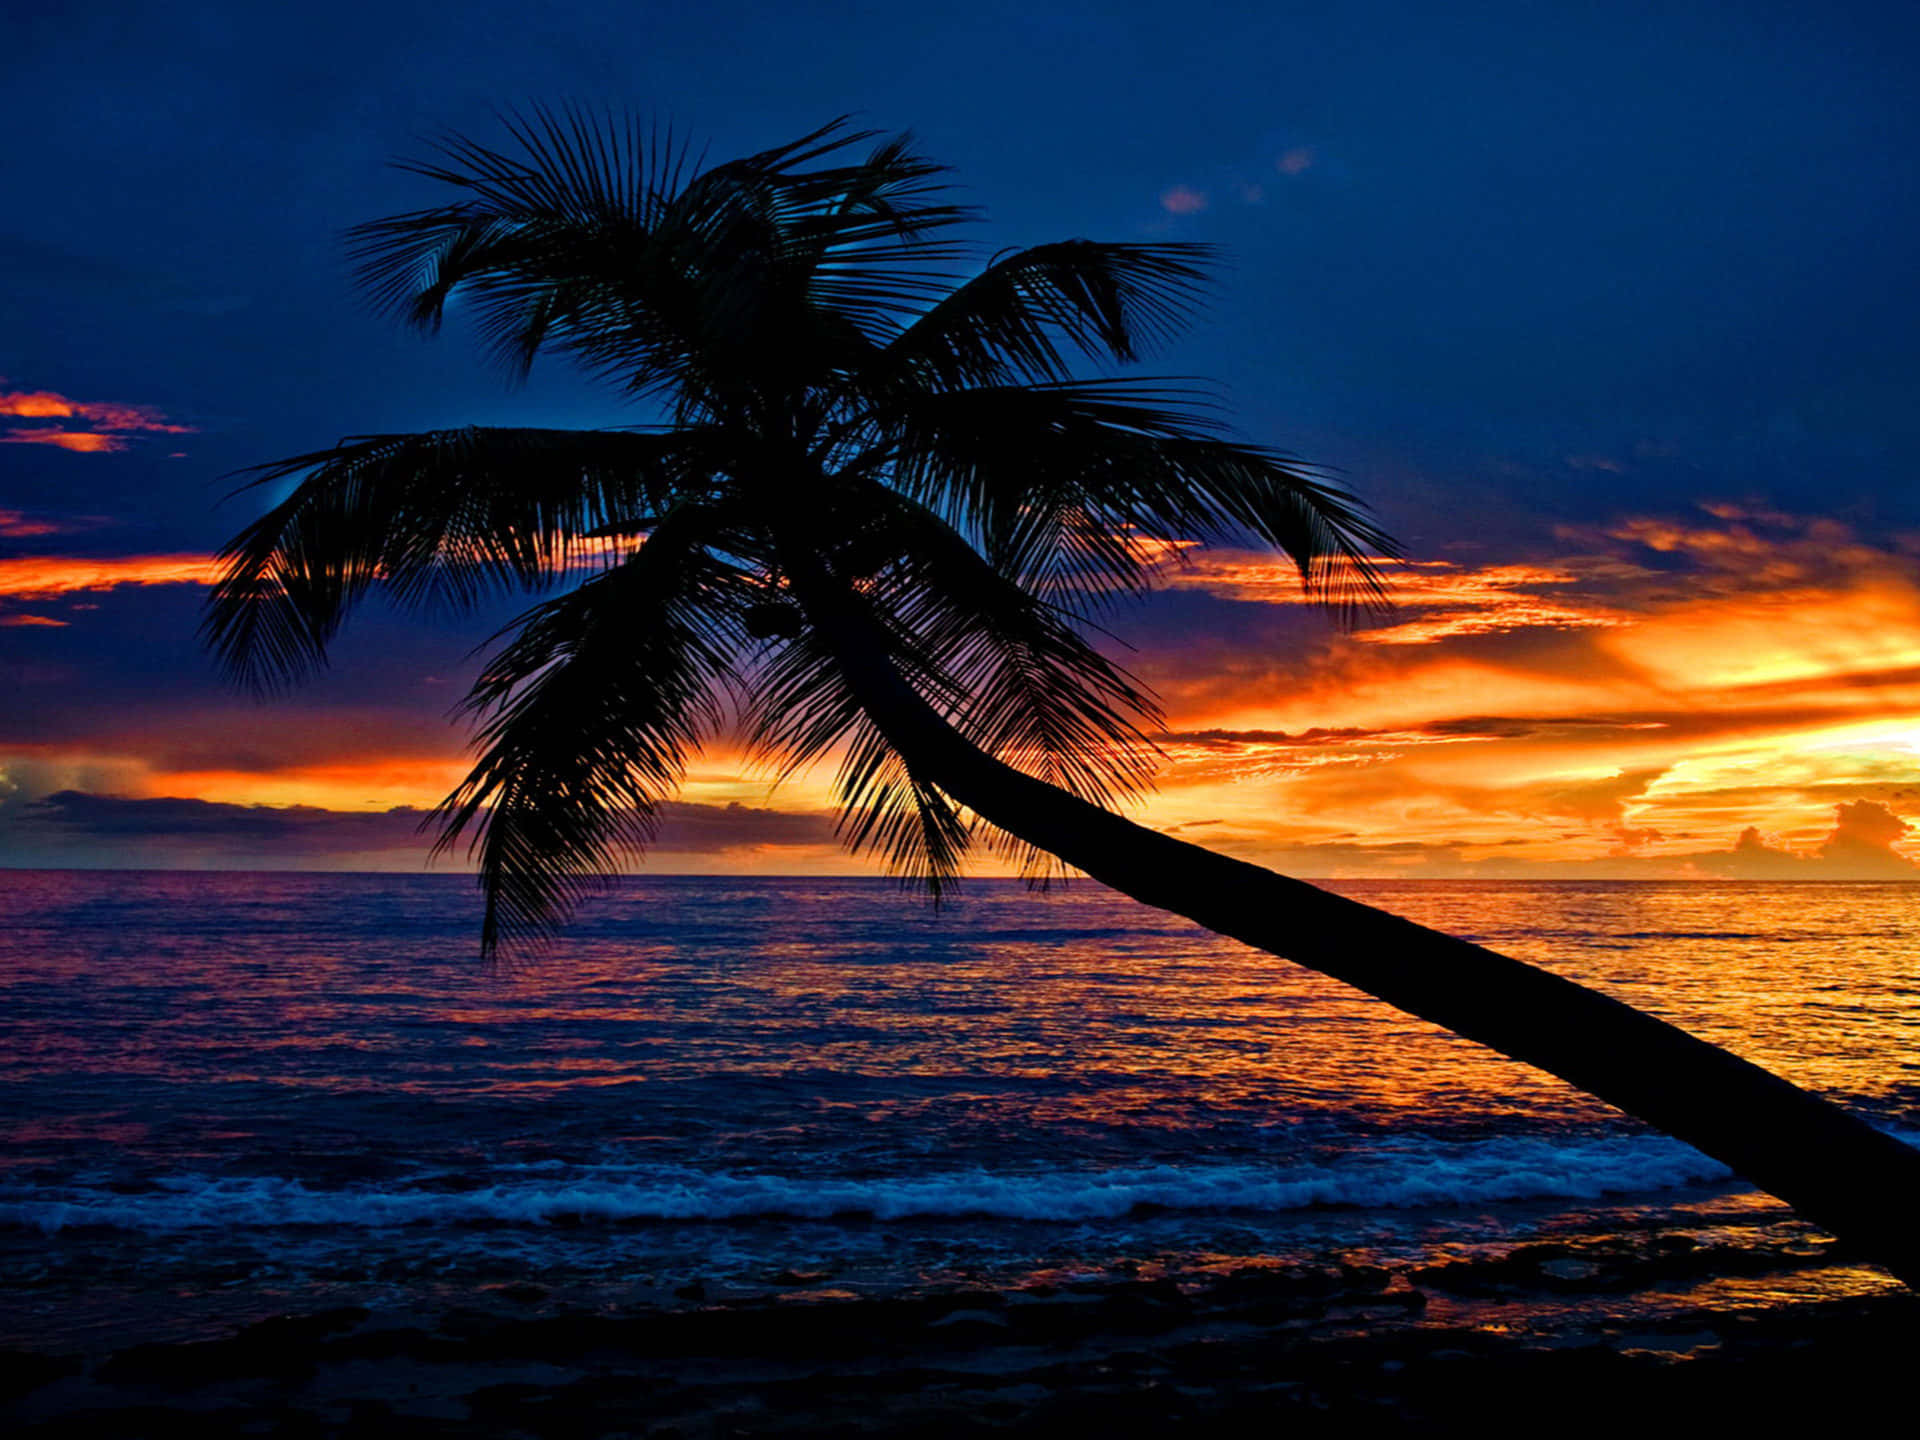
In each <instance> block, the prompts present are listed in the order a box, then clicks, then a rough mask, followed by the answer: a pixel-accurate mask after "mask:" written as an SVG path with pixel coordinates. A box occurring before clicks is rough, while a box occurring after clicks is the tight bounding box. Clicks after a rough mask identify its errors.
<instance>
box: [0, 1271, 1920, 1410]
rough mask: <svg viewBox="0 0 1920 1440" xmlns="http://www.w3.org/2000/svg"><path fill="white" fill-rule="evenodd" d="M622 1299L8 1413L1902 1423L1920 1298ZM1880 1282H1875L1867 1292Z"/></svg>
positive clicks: (1680, 1289)
mask: <svg viewBox="0 0 1920 1440" xmlns="http://www.w3.org/2000/svg"><path fill="white" fill-rule="evenodd" d="M825 1278H827V1277H799V1276H795V1277H789V1282H790V1284H789V1287H787V1288H785V1289H784V1290H782V1291H781V1292H779V1293H773V1294H768V1295H763V1296H758V1297H752V1298H742V1299H738V1300H733V1301H728V1302H722V1303H705V1302H704V1301H701V1300H693V1299H689V1300H687V1301H684V1302H682V1303H680V1304H676V1305H667V1306H655V1307H634V1308H631V1309H628V1310H625V1311H622V1312H606V1311H602V1312H598V1313H595V1312H590V1311H585V1310H570V1309H568V1308H566V1307H564V1306H562V1307H559V1308H551V1307H549V1306H548V1304H547V1302H548V1300H549V1299H550V1297H549V1296H548V1295H547V1294H545V1293H544V1292H542V1291H541V1290H540V1288H539V1287H537V1286H532V1285H519V1286H503V1287H493V1288H490V1289H486V1290H481V1291H477V1292H475V1294H474V1295H473V1296H472V1297H471V1300H472V1303H470V1304H467V1305H463V1306H458V1307H453V1308H449V1309H447V1310H444V1311H441V1312H439V1313H437V1314H433V1315H418V1314H407V1313H403V1312H389V1313H384V1314H383V1313H377V1312H372V1311H369V1310H367V1309H365V1308H363V1307H354V1306H343V1307H337V1308H334V1309H330V1310H323V1311H318V1312H315V1313H312V1314H307V1315H300V1316H285V1317H276V1318H270V1319H267V1320H263V1321H260V1322H257V1323H255V1324H253V1325H250V1326H247V1327H244V1328H241V1329H238V1330H235V1331H233V1332H232V1333H230V1334H229V1335H227V1336H226V1337H223V1338H220V1339H212V1340H202V1341H189V1342H179V1343H171V1344H167V1343H159V1344H148V1345H142V1346H134V1347H129V1348H126V1349H122V1350H118V1351H113V1352H109V1353H107V1354H104V1355H96V1356H92V1357H81V1356H48V1355H43V1354H37V1353H34V1352H22V1351H15V1352H10V1353H8V1354H7V1355H6V1356H5V1357H4V1358H3V1359H0V1395H3V1396H4V1399H5V1402H6V1404H7V1406H8V1409H9V1410H10V1412H11V1414H10V1417H9V1429H10V1433H15V1434H20V1435H23V1436H28V1435H33V1436H42V1435H44V1436H49V1437H51V1436H55V1435H69V1434H76V1433H81V1432H82V1429H83V1428H84V1432H85V1433H89V1434H102V1435H125V1436H135V1435H146V1434H162V1433H167V1432H168V1431H169V1429H170V1427H172V1426H176V1425H178V1424H180V1423H182V1422H183V1421H186V1420H190V1422H191V1423H192V1425H193V1426H194V1429H195V1432H196V1433H198V1434H202V1435H210V1436H225V1435H234V1436H239V1435H263V1434H264V1435H316V1436H332V1435H339V1436H347V1435H355V1436H365V1435H368V1434H373V1435H383V1434H394V1435H398V1434H402V1433H405V1434H410V1435H447V1436H517V1435H532V1436H542V1437H544V1436H588V1435H594V1436H598V1435H648V1436H654V1435H657V1436H668V1435H688V1436H695V1435H698V1436H708V1435H714V1436H718V1435H763V1434H764V1435H779V1434H847V1435H907V1434H954V1435H966V1434H1046V1433H1056V1432H1059V1431H1074V1430H1081V1429H1086V1428H1089V1427H1092V1428H1095V1429H1098V1430H1099V1431H1101V1432H1104V1433H1108V1434H1121V1435H1132V1434H1139V1435H1148V1434H1185V1433H1191V1434H1239V1433H1248V1434H1251V1433H1254V1432H1255V1431H1269V1430H1270V1428H1271V1427H1272V1426H1274V1425H1275V1424H1281V1423H1284V1424H1286V1425H1289V1426H1291V1427H1292V1428H1293V1429H1295V1430H1298V1431H1303V1432H1305V1433H1309V1434H1315V1433H1330V1434H1331V1433H1352V1431H1353V1430H1354V1429H1355V1428H1356V1427H1361V1428H1363V1429H1366V1430H1377V1431H1380V1432H1387V1433H1391V1432H1395V1431H1405V1432H1406V1433H1413V1432H1415V1431H1424V1432H1428V1433H1431V1432H1432V1431H1433V1430H1435V1429H1442V1430H1454V1429H1459V1430H1468V1429H1471V1430H1475V1431H1479V1432H1483V1433H1484V1432H1485V1431H1487V1430H1488V1429H1492V1430H1494V1431H1495V1432H1496V1433H1498V1432H1500V1431H1504V1430H1508V1429H1512V1430H1514V1431H1518V1430H1520V1429H1523V1428H1524V1429H1529V1430H1531V1429H1535V1428H1538V1427H1540V1426H1542V1425H1544V1424H1548V1423H1551V1424H1554V1425H1556V1426H1560V1425H1565V1424H1568V1423H1571V1422H1573V1421H1574V1420H1575V1419H1576V1418H1577V1420H1578V1423H1580V1424H1582V1425H1586V1424H1593V1423H1599V1422H1605V1423H1619V1424H1626V1423H1632V1422H1636V1421H1638V1422H1654V1423H1658V1424H1659V1425H1660V1426H1661V1427H1662V1428H1663V1429H1665V1428H1667V1427H1677V1426H1680V1425H1682V1424H1686V1425H1691V1424H1695V1423H1698V1424H1702V1425H1707V1424H1713V1425H1733V1426H1739V1425H1749V1424H1750V1425H1754V1426H1757V1427H1761V1428H1762V1429H1763V1430H1772V1429H1777V1428H1778V1427H1782V1426H1785V1425H1788V1424H1795V1423H1803V1422H1805V1423H1811V1422H1814V1421H1816V1420H1817V1421H1818V1422H1820V1423H1823V1424H1827V1425H1832V1424H1836V1423H1845V1422H1846V1421H1847V1420H1848V1419H1849V1418H1850V1417H1860V1418H1865V1417H1868V1416H1871V1415H1872V1414H1873V1413H1874V1409H1875V1407H1876V1406H1888V1407H1892V1409H1891V1410H1890V1411H1889V1413H1898V1412H1899V1407H1900V1406H1901V1404H1902V1402H1903V1398H1904V1395H1905V1393H1906V1389H1907V1378H1906V1377H1907V1374H1908V1366H1909V1364H1910V1357H1911V1354H1912V1346H1913V1342H1914V1340H1915V1338H1916V1336H1920V1300H1917V1299H1916V1297H1914V1296H1912V1295H1911V1294H1909V1293H1906V1292H1904V1291H1900V1290H1896V1289H1894V1288H1892V1287H1891V1286H1890V1284H1888V1283H1886V1282H1883V1281H1879V1280H1878V1279H1877V1277H1876V1276H1875V1274H1874V1273H1873V1272H1870V1271H1865V1270H1862V1269H1859V1268H1858V1267H1849V1266H1846V1265H1845V1264H1844V1263H1840V1262H1837V1261H1836V1259H1835V1257H1833V1256H1831V1255H1826V1254H1807V1255H1801V1256H1792V1255H1785V1254H1780V1253H1771V1254H1769V1253H1766V1252H1764V1251H1762V1250H1760V1249H1756V1248H1751V1247H1750V1248H1745V1249H1734V1248H1732V1247H1716V1246H1711V1245H1698V1244H1696V1245H1692V1246H1686V1245H1681V1244H1677V1243H1675V1237H1674V1236H1673V1235H1672V1234H1662V1235H1660V1236H1657V1237H1642V1238H1641V1240H1640V1241H1639V1242H1638V1243H1634V1242H1629V1241H1624V1240H1623V1241H1618V1242H1615V1243H1613V1244H1610V1245H1607V1246H1604V1247H1587V1248H1585V1249H1577V1248H1573V1247H1567V1246H1553V1245H1536V1246H1531V1247H1521V1248H1518V1249H1515V1250H1514V1251H1512V1252H1510V1253H1508V1254H1507V1255H1505V1256H1503V1257H1501V1258H1500V1259H1499V1260H1497V1261H1488V1262H1480V1263H1477V1264H1476V1263H1472V1262H1460V1263H1454V1264H1450V1265H1440V1266H1435V1267H1429V1268H1427V1269H1424V1270H1421V1271H1416V1272H1414V1273H1412V1274H1408V1273H1406V1272H1393V1271H1387V1270H1379V1269H1371V1268H1368V1267H1354V1266H1348V1267H1344V1268H1342V1269H1308V1268H1302V1267H1294V1266H1246V1267H1239V1268H1235V1269H1231V1270H1227V1271H1225V1272H1222V1273H1218V1274H1215V1275H1211V1276H1206V1277H1189V1278H1188V1279H1187V1280H1186V1281H1185V1282H1184V1283H1181V1282H1176V1281H1174V1280H1172V1279H1171V1278H1167V1277H1158V1278H1147V1277H1139V1278H1134V1279H1124V1278H1104V1279H1098V1280H1081V1281H1077V1282H1068V1283H1065V1284H1060V1285H1052V1284H1036V1285H1032V1286H1028V1287H1024V1288H1019V1289H1013V1290H993V1289H971V1290H950V1291H944V1292H940V1293H932V1294H922V1295H915V1296H900V1297H893V1298H887V1299H860V1298H856V1297H852V1296H847V1295H836V1294H834V1293H833V1292H832V1290H831V1288H830V1287H828V1288H824V1289H823V1288H821V1281H822V1280H823V1279H825ZM1848 1290H1853V1291H1855V1292H1874V1291H1877V1292H1878V1293H1855V1294H1853V1295H1852V1296H1851V1297H1850V1298H1837V1297H1844V1296H1845V1292H1847V1291H1848Z"/></svg>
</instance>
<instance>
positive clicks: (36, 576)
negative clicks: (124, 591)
mask: <svg viewBox="0 0 1920 1440" xmlns="http://www.w3.org/2000/svg"><path fill="white" fill-rule="evenodd" d="M219 574H220V567H219V564H218V563H217V562H216V561H215V560H214V559H213V557H212V556H210V555H116V556H107V557H103V558H100V559H86V560H83V559H76V558H74V557H72V556H66V555H22V556H19V557H17V558H14V559H0V598H6V599H12V600H47V599H51V598H53V597H54V596H56V595H70V594H72V593H73V592H75V591H78V590H111V589H113V588H114V587H115V586H118V585H211V584H213V582H214V581H215V580H216V579H218V578H219Z"/></svg>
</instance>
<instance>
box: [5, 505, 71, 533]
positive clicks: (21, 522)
mask: <svg viewBox="0 0 1920 1440" xmlns="http://www.w3.org/2000/svg"><path fill="white" fill-rule="evenodd" d="M59 531H60V527H59V526H58V525H55V524H54V523H53V522H52V521H50V520H29V519H28V518H27V517H26V515H25V514H24V513H23V512H21V511H19V510H0V539H5V540H26V539H30V538H32V537H33V536H36V535H55V534H58V533H59Z"/></svg>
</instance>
